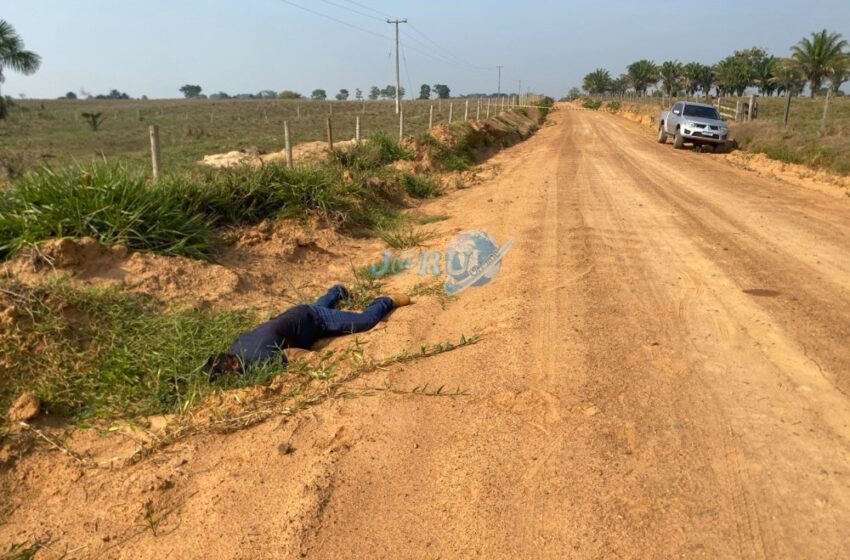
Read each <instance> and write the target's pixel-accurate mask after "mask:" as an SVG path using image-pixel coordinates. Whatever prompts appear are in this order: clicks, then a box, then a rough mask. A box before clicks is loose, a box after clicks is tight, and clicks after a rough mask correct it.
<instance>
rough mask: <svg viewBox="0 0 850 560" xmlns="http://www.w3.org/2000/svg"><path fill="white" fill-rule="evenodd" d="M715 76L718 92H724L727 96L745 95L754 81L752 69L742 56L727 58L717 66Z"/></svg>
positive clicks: (715, 66)
mask: <svg viewBox="0 0 850 560" xmlns="http://www.w3.org/2000/svg"><path fill="white" fill-rule="evenodd" d="M714 75H715V77H716V79H717V87H718V92H720V91H722V92H723V93H724V94H727V95H738V96H741V95H744V91H745V90H746V89H747V88H748V87H749V86H750V85H751V84H752V81H753V74H752V68H750V65H749V62H748V61H747V59H746V58H745V57H742V56H735V55H731V56H727V57H726V58H724V59H723V60H721V61H720V62H718V63H717V64H715V65H714Z"/></svg>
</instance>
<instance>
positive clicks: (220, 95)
mask: <svg viewBox="0 0 850 560" xmlns="http://www.w3.org/2000/svg"><path fill="white" fill-rule="evenodd" d="M210 99H230V96H229V95H227V94H226V93H224V92H223V91H220V92H218V93H213V94H210Z"/></svg>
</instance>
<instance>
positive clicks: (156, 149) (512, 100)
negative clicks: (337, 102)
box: [149, 95, 542, 179]
mask: <svg viewBox="0 0 850 560" xmlns="http://www.w3.org/2000/svg"><path fill="white" fill-rule="evenodd" d="M541 99H542V96H534V95H526V96H522V97H520V96H502V97H495V98H491V97H486V98H485V97H479V98H477V99H476V111H475V118H476V120H477V119H478V118H480V116H481V105H482V101H483V100H486V118H490V114H491V106H493V105H495V107H496V112H495V113H494V116H498V114H499V113H501V112H502V111H507V110H510V109H515V108H537V107H539V105H535V104H534V102H535V101H540V100H541ZM494 100H495V104H494V103H493V101H494ZM418 101H425V100H409V101H406V102H402V105H401V111H400V112H399V115H398V134H399V139H402V138H403V137H404V134H405V114H406V113H407V110H406V109H405V106H406V105H408V104H410V103H414V104H415V103H416V102H418ZM441 101H442V100H439V101H438V106H439V104H441ZM329 105H330V104H329ZM364 105H365V103H364ZM414 106H415V105H414ZM263 113H264V116H263V118H264V119H265V120H266V121H268V115H267V114H265V111H263ZM212 114H213V113H211V117H210V118H211V120H212V118H213V116H212ZM346 116H348V114H347V113H344V112H340V111H337V112H334V110H333V109H330V108H329V109H328V111H327V113H325V135H326V141H327V147H328V150H329V151H333V149H334V120H335V119H344V118H345V117H346ZM293 117H294V118H295V119H296V120H298V119H300V118H301V111H300V107H296V110H295V112H294V115H293ZM363 118H364V117H363V114H362V111H361V110H358V111H357V112H356V113H355V114H354V141H355V143H356V144H358V145H359V144H360V143H361V142H362V124H363V122H362V121H363ZM463 118H464V121H468V120H470V114H469V99H465V100H464V111H463ZM453 120H454V103H453V101H452V100H449V107H448V116H447V118H446V120H445V122H447V123H452V122H453ZM435 124H439V122H435V119H434V105H433V103H429V105H428V128H429V129H430V128H433V126H434V125H435ZM149 135H150V142H151V165H152V170H153V176H154V178H155V179H156V178H158V177H159V175H160V173H161V168H162V162H161V151H160V135H159V126H158V125H155V124H154V125H150V127H149ZM293 146H294V144H293V142H292V127H291V126H290V121H289V120H284V121H283V150H284V152H285V154H286V165H287V166H289V167H291V166H293V165H294V163H295V162H294V157H293Z"/></svg>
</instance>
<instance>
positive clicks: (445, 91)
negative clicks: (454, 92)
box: [432, 84, 451, 99]
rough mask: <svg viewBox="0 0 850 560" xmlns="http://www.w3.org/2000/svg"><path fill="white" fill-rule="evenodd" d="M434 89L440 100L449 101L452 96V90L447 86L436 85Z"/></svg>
mask: <svg viewBox="0 0 850 560" xmlns="http://www.w3.org/2000/svg"><path fill="white" fill-rule="evenodd" d="M432 89H433V90H434V93H436V94H437V97H439V98H440V99H448V98H449V97H450V96H451V90H449V86H447V85H445V84H434V87H433V88H432Z"/></svg>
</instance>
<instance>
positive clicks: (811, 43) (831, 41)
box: [791, 29, 847, 97]
mask: <svg viewBox="0 0 850 560" xmlns="http://www.w3.org/2000/svg"><path fill="white" fill-rule="evenodd" d="M846 46H847V41H846V40H844V39H842V38H841V34H839V33H828V32H827V31H826V29H824V30H823V31H821V32H820V33H812V37H811V39H809V38H806V37H803V38H802V39H800V42H799V43H797V44H796V45H794V46H793V47H791V58H793V59H794V60H795V61H796V63H797V64H798V65H799V67H800V69H801V70H802V71H803V74H804V75H805V76H806V79H807V80H808V81H809V87H811V90H812V91H811V96H812V97H814V96H815V95H817V92H818V91H819V90H820V87H821V84H822V83H823V80H824V79H825V78H827V77H828V75H829V71H830V70H829V69H830V67H831V66H832V65H833V64H835V63H836V61H837V60H838V59H840V58H841V57H842V56H845V54H844V50H843V49H844V47H846Z"/></svg>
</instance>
